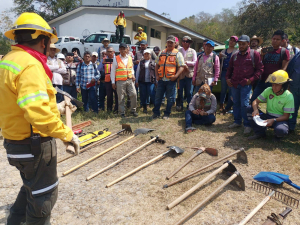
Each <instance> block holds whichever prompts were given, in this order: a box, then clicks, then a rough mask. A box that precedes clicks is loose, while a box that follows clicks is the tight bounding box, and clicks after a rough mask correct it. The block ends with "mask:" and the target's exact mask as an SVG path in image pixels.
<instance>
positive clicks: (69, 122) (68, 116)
mask: <svg viewBox="0 0 300 225" xmlns="http://www.w3.org/2000/svg"><path fill="white" fill-rule="evenodd" d="M57 89H58V88H57ZM58 90H59V89H58ZM64 99H65V103H66V124H67V126H68V127H69V128H70V129H72V118H71V115H72V111H71V109H70V107H69V104H70V103H71V101H70V98H69V97H68V96H66V95H64ZM66 151H67V152H69V153H71V154H75V148H74V146H73V145H72V144H68V145H67V149H66Z"/></svg>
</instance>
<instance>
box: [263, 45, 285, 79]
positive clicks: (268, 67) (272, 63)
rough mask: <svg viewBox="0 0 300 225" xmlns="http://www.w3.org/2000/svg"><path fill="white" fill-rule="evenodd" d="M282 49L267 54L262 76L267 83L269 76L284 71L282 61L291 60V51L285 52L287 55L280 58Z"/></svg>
mask: <svg viewBox="0 0 300 225" xmlns="http://www.w3.org/2000/svg"><path fill="white" fill-rule="evenodd" d="M280 52H281V48H279V49H277V50H274V51H272V52H268V53H267V54H265V57H264V60H263V64H264V72H263V74H262V75H261V80H263V81H266V79H267V78H268V76H269V75H270V74H272V73H273V72H275V71H277V70H281V69H282V61H283V60H287V61H289V60H290V52H289V50H287V49H286V50H285V54H283V56H282V57H281V56H280Z"/></svg>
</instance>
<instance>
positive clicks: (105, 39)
mask: <svg viewBox="0 0 300 225" xmlns="http://www.w3.org/2000/svg"><path fill="white" fill-rule="evenodd" d="M104 41H108V44H110V40H108V38H104V39H103V40H102V44H104Z"/></svg>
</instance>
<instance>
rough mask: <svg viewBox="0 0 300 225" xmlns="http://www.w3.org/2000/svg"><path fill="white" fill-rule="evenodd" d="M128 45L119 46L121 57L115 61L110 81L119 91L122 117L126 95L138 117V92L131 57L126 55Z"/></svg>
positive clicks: (132, 111)
mask: <svg viewBox="0 0 300 225" xmlns="http://www.w3.org/2000/svg"><path fill="white" fill-rule="evenodd" d="M126 48H127V45H126V44H125V43H121V44H120V45H119V51H120V55H118V56H116V57H115V58H114V59H113V64H112V67H111V71H110V79H111V83H112V88H113V89H114V90H117V94H118V103H119V106H118V110H119V114H120V115H121V117H125V95H127V94H128V96H129V98H130V102H131V104H130V111H131V114H132V115H133V116H135V117H136V116H138V114H137V112H136V102H137V99H136V90H135V86H134V82H135V76H134V70H133V63H132V58H131V56H129V55H127V54H126Z"/></svg>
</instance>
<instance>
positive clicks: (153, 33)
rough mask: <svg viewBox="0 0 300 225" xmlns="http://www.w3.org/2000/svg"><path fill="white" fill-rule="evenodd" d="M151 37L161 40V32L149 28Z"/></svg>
mask: <svg viewBox="0 0 300 225" xmlns="http://www.w3.org/2000/svg"><path fill="white" fill-rule="evenodd" d="M151 37H152V38H157V39H161V32H160V31H158V30H155V29H152V28H151Z"/></svg>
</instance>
